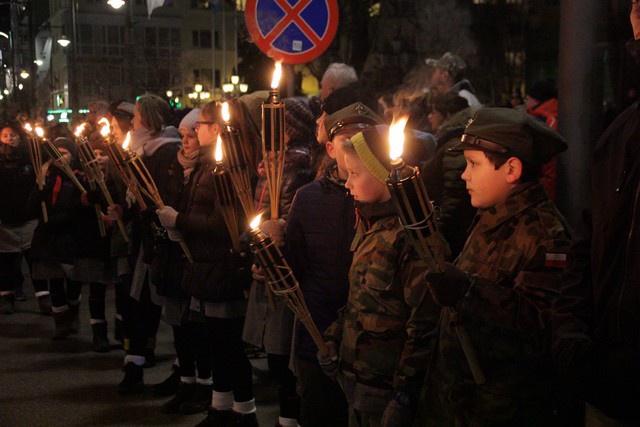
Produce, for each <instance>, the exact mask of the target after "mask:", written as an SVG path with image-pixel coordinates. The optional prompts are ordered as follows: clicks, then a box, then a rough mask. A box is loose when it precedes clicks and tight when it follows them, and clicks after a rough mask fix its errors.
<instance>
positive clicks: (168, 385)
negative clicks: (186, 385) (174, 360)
mask: <svg viewBox="0 0 640 427" xmlns="http://www.w3.org/2000/svg"><path fill="white" fill-rule="evenodd" d="M179 387H180V372H178V367H177V366H176V365H172V366H171V375H169V376H168V377H167V378H166V379H165V380H164V381H162V382H161V383H159V384H155V385H154V386H153V394H155V395H156V396H171V395H172V394H176V393H177V392H178V388H179Z"/></svg>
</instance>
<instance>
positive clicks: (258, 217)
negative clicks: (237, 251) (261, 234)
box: [249, 213, 262, 230]
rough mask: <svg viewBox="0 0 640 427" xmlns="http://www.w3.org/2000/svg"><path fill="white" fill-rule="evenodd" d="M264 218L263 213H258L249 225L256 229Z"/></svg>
mask: <svg viewBox="0 0 640 427" xmlns="http://www.w3.org/2000/svg"><path fill="white" fill-rule="evenodd" d="M261 220H262V213H259V214H258V215H256V217H255V218H253V220H251V223H250V224H249V226H250V227H251V228H252V229H253V230H255V229H257V228H258V225H260V221H261Z"/></svg>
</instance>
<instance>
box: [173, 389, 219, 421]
mask: <svg viewBox="0 0 640 427" xmlns="http://www.w3.org/2000/svg"><path fill="white" fill-rule="evenodd" d="M212 391H213V386H211V385H205V384H199V383H196V384H195V389H194V391H193V394H192V395H191V398H190V399H189V400H187V401H185V402H184V403H183V404H182V405H180V413H181V414H182V415H192V414H200V413H202V412H205V411H206V410H207V408H209V406H210V405H211V392H212Z"/></svg>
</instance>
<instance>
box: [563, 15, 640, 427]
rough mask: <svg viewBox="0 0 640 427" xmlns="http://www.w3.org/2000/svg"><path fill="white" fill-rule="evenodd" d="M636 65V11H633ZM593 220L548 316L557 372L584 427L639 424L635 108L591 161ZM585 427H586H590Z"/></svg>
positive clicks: (639, 122) (639, 138)
mask: <svg viewBox="0 0 640 427" xmlns="http://www.w3.org/2000/svg"><path fill="white" fill-rule="evenodd" d="M632 7H633V9H632V11H631V24H632V26H633V34H634V40H632V41H629V42H628V43H627V48H628V49H629V52H630V53H631V54H632V55H633V57H634V58H635V59H636V62H638V59H639V58H640V4H638V3H633V5H632ZM591 170H592V171H593V178H592V188H593V191H592V193H591V198H592V212H591V218H590V221H588V222H589V224H588V228H589V229H588V232H587V233H586V237H585V238H584V239H583V240H581V241H579V242H577V243H576V244H575V245H574V246H573V248H572V251H571V253H570V255H572V257H570V258H569V261H570V264H569V267H570V272H569V274H567V275H566V277H565V280H564V284H563V289H562V293H561V298H560V300H559V303H558V308H557V311H556V313H555V316H554V342H553V351H554V359H555V363H556V367H557V369H558V370H559V372H560V374H561V375H562V376H563V379H564V380H565V381H566V382H567V383H568V385H569V386H570V387H571V388H572V389H573V391H575V393H576V395H577V396H578V397H580V398H582V399H583V400H585V401H586V402H587V406H586V420H587V425H602V426H614V425H615V426H621V425H638V424H640V381H638V378H639V377H640V264H639V263H638V260H639V259H640V239H639V238H638V237H637V233H638V232H639V231H640V104H639V103H638V102H637V101H636V102H635V103H633V104H632V105H631V106H630V107H629V108H627V109H626V110H625V111H624V112H623V113H622V114H620V116H618V118H617V119H616V120H615V121H614V122H613V123H612V124H611V125H610V126H609V128H608V129H607V130H606V131H605V133H604V134H603V135H602V136H601V138H600V140H599V141H598V144H597V146H596V148H595V151H594V156H593V167H592V169H591ZM590 423H592V424H590Z"/></svg>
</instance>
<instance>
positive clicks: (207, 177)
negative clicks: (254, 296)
mask: <svg viewBox="0 0 640 427" xmlns="http://www.w3.org/2000/svg"><path fill="white" fill-rule="evenodd" d="M213 149H214V146H207V147H203V148H201V149H200V160H199V162H198V165H197V166H196V168H195V169H194V171H193V172H192V173H191V185H190V186H188V187H187V188H185V195H184V197H186V205H182V206H184V212H183V213H179V214H178V216H177V218H176V228H177V230H178V231H180V232H181V233H182V235H183V236H184V241H185V243H186V244H187V246H188V247H189V250H190V252H191V255H192V256H193V263H189V262H187V263H186V264H185V271H184V277H183V278H182V284H181V286H182V289H183V290H184V291H185V292H186V293H187V294H189V295H191V296H193V297H195V298H198V299H200V300H202V301H206V302H215V303H217V302H230V301H237V300H243V299H244V292H243V283H242V280H244V277H246V275H243V274H242V273H243V272H244V273H246V272H247V265H246V261H245V258H244V257H241V256H240V254H238V253H237V252H235V251H233V250H232V249H231V247H232V245H231V239H230V237H229V231H228V229H227V225H226V223H225V222H224V218H223V216H222V214H221V212H220V210H219V207H218V206H217V203H216V196H215V189H214V182H213V180H214V177H213V174H212V173H211V171H212V169H213V162H214V160H213Z"/></svg>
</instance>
